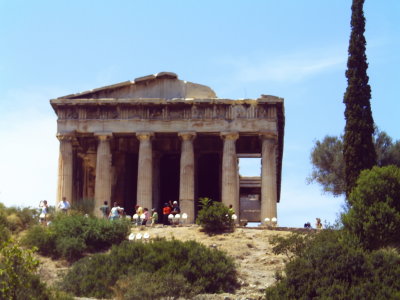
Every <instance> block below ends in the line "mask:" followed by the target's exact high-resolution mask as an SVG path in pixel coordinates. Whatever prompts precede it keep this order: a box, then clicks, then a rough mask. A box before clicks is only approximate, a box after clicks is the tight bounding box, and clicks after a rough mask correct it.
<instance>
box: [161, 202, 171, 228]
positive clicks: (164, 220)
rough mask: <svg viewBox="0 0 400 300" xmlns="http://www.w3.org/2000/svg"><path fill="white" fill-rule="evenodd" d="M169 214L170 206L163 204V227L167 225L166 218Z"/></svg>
mask: <svg viewBox="0 0 400 300" xmlns="http://www.w3.org/2000/svg"><path fill="white" fill-rule="evenodd" d="M170 213H171V206H170V205H169V204H168V203H165V204H164V207H163V224H164V225H169V220H168V216H169V214H170Z"/></svg>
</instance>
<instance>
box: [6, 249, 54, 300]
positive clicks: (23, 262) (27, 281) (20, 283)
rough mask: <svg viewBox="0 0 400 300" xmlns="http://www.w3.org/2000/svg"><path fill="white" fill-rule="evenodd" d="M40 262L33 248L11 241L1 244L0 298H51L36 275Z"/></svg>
mask: <svg viewBox="0 0 400 300" xmlns="http://www.w3.org/2000/svg"><path fill="white" fill-rule="evenodd" d="M38 265H39V262H38V261H37V260H36V259H35V258H34V257H33V251H32V250H25V249H22V248H21V247H19V245H18V244H14V243H13V242H11V241H7V242H3V243H1V244H0V299H10V300H14V299H49V295H48V291H47V289H46V286H45V285H44V284H43V283H41V282H40V279H39V277H38V275H36V271H37V267H38Z"/></svg>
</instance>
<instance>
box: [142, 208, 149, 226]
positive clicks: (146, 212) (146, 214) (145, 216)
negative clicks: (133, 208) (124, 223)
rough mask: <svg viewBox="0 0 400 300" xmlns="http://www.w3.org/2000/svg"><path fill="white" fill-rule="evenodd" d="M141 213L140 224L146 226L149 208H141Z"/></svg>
mask: <svg viewBox="0 0 400 300" xmlns="http://www.w3.org/2000/svg"><path fill="white" fill-rule="evenodd" d="M143 215H144V218H143V219H142V220H143V221H142V225H144V226H146V223H147V221H148V220H149V219H150V214H149V209H148V208H147V207H145V208H143Z"/></svg>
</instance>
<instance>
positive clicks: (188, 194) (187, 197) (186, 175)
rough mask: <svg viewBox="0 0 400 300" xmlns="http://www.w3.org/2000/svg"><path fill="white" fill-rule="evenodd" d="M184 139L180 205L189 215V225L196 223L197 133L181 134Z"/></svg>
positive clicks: (183, 211) (182, 210)
mask: <svg viewBox="0 0 400 300" xmlns="http://www.w3.org/2000/svg"><path fill="white" fill-rule="evenodd" d="M178 135H179V137H180V138H181V139H182V146H181V165H180V181H179V183H180V184H179V204H180V208H181V212H182V213H186V214H187V215H188V219H187V221H188V223H194V206H195V204H194V203H195V201H194V151H193V139H194V137H195V136H196V133H195V132H180V133H179V134H178Z"/></svg>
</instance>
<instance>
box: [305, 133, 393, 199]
mask: <svg viewBox="0 0 400 300" xmlns="http://www.w3.org/2000/svg"><path fill="white" fill-rule="evenodd" d="M373 142H374V145H375V151H376V154H377V165H378V166H380V167H382V166H388V165H396V166H398V167H400V141H396V142H393V140H392V138H391V137H390V136H388V135H387V133H386V132H384V131H379V129H378V128H375V132H374V136H373ZM311 164H312V166H313V170H312V173H311V175H310V176H309V177H308V178H307V181H308V183H311V182H317V183H319V184H320V185H321V186H322V188H323V191H324V192H327V193H331V194H333V195H334V196H341V195H344V194H345V193H346V181H345V170H344V169H345V162H344V158H343V136H340V137H336V136H326V137H325V138H324V139H323V140H322V141H316V142H315V145H314V147H313V149H312V150H311Z"/></svg>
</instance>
